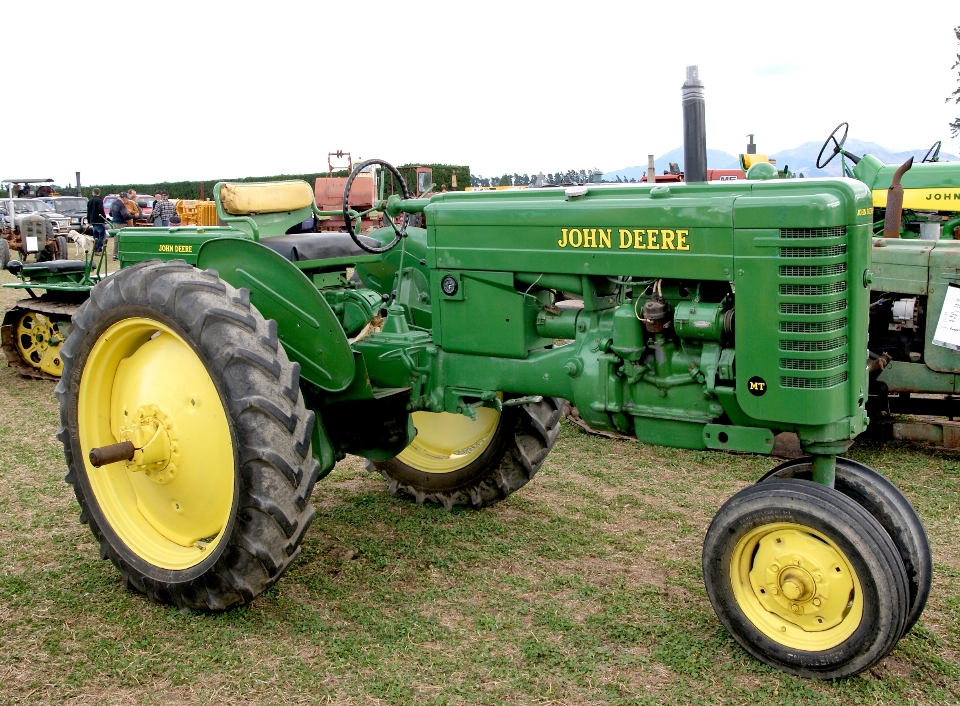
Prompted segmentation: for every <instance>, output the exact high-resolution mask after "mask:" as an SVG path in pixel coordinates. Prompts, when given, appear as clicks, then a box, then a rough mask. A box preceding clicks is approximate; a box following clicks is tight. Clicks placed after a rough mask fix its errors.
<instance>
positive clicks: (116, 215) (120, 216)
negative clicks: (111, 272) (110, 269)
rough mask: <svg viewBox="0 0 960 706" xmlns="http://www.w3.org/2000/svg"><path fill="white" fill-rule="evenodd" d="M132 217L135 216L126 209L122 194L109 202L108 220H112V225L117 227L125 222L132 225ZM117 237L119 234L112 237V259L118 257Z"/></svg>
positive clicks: (120, 226)
mask: <svg viewBox="0 0 960 706" xmlns="http://www.w3.org/2000/svg"><path fill="white" fill-rule="evenodd" d="M134 218H135V216H133V215H131V213H130V212H129V211H128V210H127V205H126V203H125V202H124V200H123V196H122V195H121V196H120V197H119V198H117V199H116V200H115V201H114V202H113V203H112V204H110V220H111V221H113V224H114V226H116V227H117V228H123V227H124V226H125V225H127V223H130V225H133V219H134ZM119 238H120V236H119V235H116V236H114V238H113V259H114V260H116V259H118V250H119V245H118V244H117V240H119Z"/></svg>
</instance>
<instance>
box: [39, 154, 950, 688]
mask: <svg viewBox="0 0 960 706" xmlns="http://www.w3.org/2000/svg"><path fill="white" fill-rule="evenodd" d="M375 163H378V164H380V165H381V166H382V167H383V168H385V169H387V170H388V171H389V172H390V173H391V174H393V175H394V177H395V178H396V179H397V180H398V183H400V184H401V187H402V188H401V191H402V195H393V196H391V197H389V198H388V199H385V200H381V201H378V202H377V203H376V204H374V206H373V208H372V209H367V210H368V211H372V210H377V211H380V212H383V213H385V214H386V215H387V216H388V217H389V219H388V220H387V226H386V227H385V228H381V229H378V230H376V231H373V232H371V233H368V234H366V235H359V234H357V233H356V232H355V228H354V223H355V222H359V221H360V219H361V218H362V217H363V216H364V215H366V213H365V212H364V211H359V210H358V209H353V208H351V206H350V187H351V184H352V182H353V179H354V178H355V177H356V175H357V174H358V173H359V170H362V169H363V168H365V167H368V166H370V165H372V164H375ZM214 195H215V199H216V202H217V209H218V212H219V213H220V216H221V218H222V219H223V220H224V221H225V222H226V223H227V226H225V227H210V228H202V227H194V228H152V229H142V228H141V229H125V230H122V231H120V233H119V245H120V258H121V264H122V269H121V270H120V272H118V273H116V274H113V275H110V276H108V277H106V278H103V279H102V280H101V281H99V282H98V283H97V284H96V286H95V287H94V288H93V289H92V291H91V292H90V297H89V299H88V300H87V301H86V302H85V303H84V304H83V305H82V306H80V308H79V309H78V310H77V311H76V313H75V314H74V316H73V332H72V333H71V335H70V336H69V338H68V339H67V341H66V343H65V344H64V345H63V348H62V350H61V354H62V359H63V364H64V365H63V377H62V378H61V380H60V382H59V384H58V385H57V388H56V395H57V397H58V398H59V400H60V413H61V425H60V428H59V431H58V438H59V439H60V440H61V441H62V442H63V445H64V453H65V456H66V462H67V466H68V473H67V476H66V480H67V481H68V482H69V483H70V484H71V485H72V486H73V488H74V491H75V493H76V497H77V500H78V502H79V504H80V507H81V520H82V521H83V522H85V523H87V524H88V525H89V527H90V529H91V531H92V533H93V534H94V536H95V537H96V539H97V540H98V542H99V544H100V550H101V556H102V557H104V558H108V559H110V560H111V561H112V562H113V563H114V564H115V565H116V566H117V568H118V569H119V570H120V573H121V575H122V577H123V581H124V584H125V585H127V586H129V587H131V588H133V589H135V590H138V591H140V592H143V593H144V594H146V595H147V596H148V597H149V598H150V599H151V600H154V601H157V602H161V603H170V604H173V605H176V606H179V607H181V608H190V609H198V610H204V611H220V610H225V609H228V608H230V607H232V606H237V605H241V604H244V603H248V602H250V601H252V600H254V599H255V598H256V597H257V596H258V595H259V594H260V593H262V592H263V591H264V590H266V589H267V588H268V587H269V586H271V585H272V584H273V583H274V582H276V581H277V580H278V579H279V578H280V577H281V575H282V574H283V572H284V571H285V570H286V569H287V568H288V567H289V566H290V564H291V563H292V562H293V561H294V560H295V559H296V557H297V555H298V553H299V551H300V544H301V542H302V541H303V538H304V535H305V533H306V532H307V529H308V527H309V525H310V522H311V520H312V518H313V516H314V510H313V508H312V507H311V505H310V495H311V492H312V489H313V486H314V484H315V483H316V482H317V481H318V480H320V479H321V478H323V477H324V476H325V475H326V474H327V473H329V472H330V470H331V469H332V468H333V467H334V465H335V464H336V463H337V461H338V460H340V459H342V458H343V457H344V456H345V455H346V454H355V455H358V456H362V457H364V458H366V459H368V460H369V461H370V462H371V464H372V465H373V467H374V468H376V469H377V470H379V471H380V472H381V473H383V475H384V476H385V477H386V478H387V480H388V482H389V488H390V490H391V491H393V492H399V493H403V494H406V495H409V496H411V497H413V498H415V499H416V500H417V501H418V502H425V501H431V502H437V503H441V504H443V505H444V506H446V507H453V506H457V505H462V506H468V507H474V508H480V507H484V506H486V505H490V504H492V503H495V502H497V501H499V500H501V499H503V498H505V497H507V496H509V495H510V494H511V493H513V492H515V491H516V490H518V489H519V488H520V487H522V486H523V485H525V484H526V483H527V482H529V481H530V480H531V479H532V478H533V476H534V475H535V474H536V473H537V471H538V470H539V469H540V467H541V466H542V464H543V463H544V460H545V458H546V456H547V455H548V454H549V452H550V450H551V448H552V446H553V444H554V442H555V440H556V438H557V435H558V432H559V426H558V425H559V420H560V416H561V407H562V404H563V400H569V401H570V402H571V403H573V404H576V405H577V407H578V408H579V410H580V413H581V415H582V416H583V417H584V419H585V420H586V421H587V422H588V423H589V424H590V425H591V426H593V427H594V428H597V429H605V430H611V431H617V432H619V433H624V434H631V435H635V436H637V437H638V438H640V439H642V440H644V441H648V442H650V443H657V444H662V445H667V446H673V447H678V448H686V449H717V450H733V451H748V452H756V453H769V452H770V450H771V449H772V447H773V437H774V433H775V432H776V431H779V430H790V431H794V432H796V433H797V435H798V437H799V439H800V442H801V444H802V446H803V449H804V451H805V452H806V453H807V454H808V456H806V457H804V458H801V459H797V460H795V461H791V462H788V463H785V464H781V465H779V466H777V467H775V468H773V469H772V470H771V471H770V472H769V473H768V474H767V475H766V476H764V477H763V478H762V479H760V482H758V483H757V484H755V485H753V486H750V487H748V488H746V489H744V490H743V491H741V492H739V493H737V494H736V495H735V496H734V497H733V498H731V499H730V500H729V501H727V502H726V503H725V504H724V505H723V506H722V507H721V508H720V510H719V511H718V513H717V515H716V516H715V518H714V519H713V522H712V523H711V526H710V529H709V530H708V532H707V536H706V539H705V541H704V547H703V573H704V581H705V584H706V589H707V595H708V596H709V599H710V601H711V603H712V605H713V607H714V609H715V611H716V613H717V616H718V617H719V619H720V620H721V622H722V623H723V624H724V626H725V627H726V628H727V629H728V630H729V631H730V633H731V634H732V635H733V636H734V638H735V639H736V640H737V641H738V642H739V643H740V644H741V645H742V646H743V647H744V649H746V650H747V651H748V652H749V653H750V654H752V655H754V656H755V657H756V658H757V659H759V660H761V661H763V662H765V663H767V664H770V665H773V666H775V667H777V668H779V669H782V670H784V671H787V672H789V673H792V674H798V675H801V676H805V677H816V678H824V679H827V678H837V677H843V676H849V675H851V674H856V673H858V672H860V671H862V670H864V669H868V668H870V667H871V666H872V665H875V664H876V663H877V662H878V661H880V660H881V659H882V658H883V657H884V656H885V655H886V654H888V653H889V652H890V650H892V649H893V647H894V646H895V645H896V643H897V641H898V640H899V639H900V637H901V636H903V635H904V634H905V633H906V632H907V631H908V630H910V628H911V627H912V626H913V625H914V624H915V622H916V621H917V619H918V618H919V616H920V614H921V613H922V611H923V608H924V605H925V603H926V600H927V596H928V594H929V591H930V580H931V558H930V548H929V544H928V541H927V538H926V534H925V532H924V529H923V526H922V524H921V522H920V520H919V518H918V517H917V514H916V512H915V511H914V510H913V508H912V507H911V506H910V504H909V502H908V501H907V500H906V499H905V498H904V496H903V495H902V494H901V493H900V492H899V491H898V490H897V489H896V488H895V487H894V486H893V485H891V484H890V483H889V481H887V480H886V479H884V478H883V477H882V476H880V475H879V474H878V473H876V472H875V471H873V470H872V469H870V468H868V467H866V466H863V465H861V464H859V463H856V462H854V461H851V460H849V459H845V458H843V456H842V454H843V453H844V452H845V451H846V450H847V449H848V448H849V447H850V445H851V443H852V441H853V439H854V438H855V437H856V436H857V435H858V434H859V433H861V432H862V431H863V430H864V429H865V428H866V425H867V421H868V419H867V413H866V410H865V404H866V401H867V391H868V390H867V387H868V375H867V363H868V354H867V336H868V327H869V321H868V310H869V306H870V301H869V300H870V290H869V282H870V278H871V273H872V270H871V267H872V266H871V246H870V245H871V236H872V228H873V221H872V215H871V213H870V210H871V208H872V203H871V194H870V191H869V190H868V189H867V188H866V187H865V186H863V185H862V184H860V183H858V182H856V181H851V180H848V179H824V180H817V179H804V180H785V181H780V180H775V181H738V182H726V183H720V184H707V183H702V184H701V183H688V184H672V185H630V186H599V185H587V186H575V187H571V188H568V189H560V188H556V189H536V190H522V191H503V192H481V193H461V192H450V193H441V194H434V195H433V196H431V197H430V198H420V199H416V198H409V194H408V192H407V188H406V185H405V184H404V182H403V179H402V177H401V176H400V174H399V173H398V172H397V170H396V169H395V168H393V167H392V166H391V165H389V164H387V163H385V162H378V161H377V160H369V161H367V162H365V163H363V164H360V165H357V167H356V168H355V170H354V172H353V173H352V174H351V176H350V178H348V180H347V184H346V188H345V193H344V198H343V215H344V217H345V221H346V223H347V224H348V229H349V232H348V233H306V234H298V235H286V234H285V233H286V230H287V228H289V226H290V225H293V224H295V223H299V222H302V221H303V220H305V219H306V218H307V217H308V216H309V214H310V213H311V212H316V210H317V207H316V204H315V203H314V200H313V193H312V191H311V189H310V187H309V185H307V184H304V183H302V182H288V183H279V184H277V183H274V184H228V183H221V184H218V185H217V186H216V187H215V191H214ZM414 215H423V216H425V221H426V223H427V224H428V227H427V228H415V227H413V226H411V225H410V224H409V218H410V217H411V216H414ZM350 268H357V271H358V272H359V273H360V274H361V277H362V278H363V279H364V282H366V283H367V284H368V285H370V286H371V287H375V288H360V287H358V286H357V285H356V284H355V283H354V282H351V281H350V279H349V278H348V273H349V271H350ZM557 291H561V292H570V293H573V294H575V295H577V296H578V297H579V298H581V299H582V307H578V308H560V307H558V306H556V294H555V293H556V292H557ZM737 312H739V313H737Z"/></svg>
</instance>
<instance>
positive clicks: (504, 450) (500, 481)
mask: <svg viewBox="0 0 960 706" xmlns="http://www.w3.org/2000/svg"><path fill="white" fill-rule="evenodd" d="M565 404H566V403H565V402H564V400H562V399H560V398H558V397H544V398H543V399H542V400H541V401H540V402H537V403H534V404H528V405H522V406H517V407H504V408H503V413H502V414H501V415H500V423H499V425H498V426H497V429H496V431H495V432H494V436H493V439H492V440H491V442H490V445H489V446H487V449H486V450H485V451H484V452H483V453H482V454H481V455H480V457H479V458H477V459H476V460H475V461H473V462H472V463H470V464H469V465H468V466H465V467H464V468H461V469H458V470H456V471H451V472H450V473H426V472H424V471H420V470H418V469H416V468H414V467H412V466H409V465H407V464H406V463H404V462H403V461H400V460H399V459H397V458H392V459H390V460H389V461H383V462H375V461H368V462H367V470H369V471H378V472H379V473H380V474H381V475H383V477H384V478H386V479H387V481H388V483H389V486H388V491H389V492H390V493H391V494H393V495H405V496H408V497H411V498H413V499H414V500H416V502H417V504H418V505H422V504H423V503H425V502H431V503H437V504H438V505H443V506H444V507H445V508H446V509H448V510H450V509H452V508H454V507H456V506H468V507H473V508H477V509H479V508H481V507H486V506H488V505H493V504H494V503H497V502H500V501H501V500H503V499H504V498H506V497H507V496H508V495H510V494H511V493H513V492H514V491H516V490H518V489H519V488H522V487H523V486H524V485H526V484H527V483H528V482H529V481H530V480H531V479H532V478H533V476H534V475H536V473H537V471H539V470H540V466H542V465H543V461H544V459H545V458H546V457H547V454H548V453H550V450H551V449H553V445H554V444H555V443H556V441H557V437H558V436H559V435H560V418H561V417H562V416H563V406H564V405H565Z"/></svg>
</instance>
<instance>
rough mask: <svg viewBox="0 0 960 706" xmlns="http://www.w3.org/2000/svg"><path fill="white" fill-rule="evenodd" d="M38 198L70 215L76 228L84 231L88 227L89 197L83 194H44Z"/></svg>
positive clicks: (71, 221)
mask: <svg viewBox="0 0 960 706" xmlns="http://www.w3.org/2000/svg"><path fill="white" fill-rule="evenodd" d="M38 200H39V201H42V202H43V203H45V204H47V205H48V206H50V207H51V208H53V210H54V211H56V212H57V213H62V214H63V215H65V216H67V217H69V218H70V227H71V228H73V229H74V230H79V231H81V232H82V231H83V229H84V228H86V227H87V199H85V198H84V197H83V196H44V197H41V198H40V199H38Z"/></svg>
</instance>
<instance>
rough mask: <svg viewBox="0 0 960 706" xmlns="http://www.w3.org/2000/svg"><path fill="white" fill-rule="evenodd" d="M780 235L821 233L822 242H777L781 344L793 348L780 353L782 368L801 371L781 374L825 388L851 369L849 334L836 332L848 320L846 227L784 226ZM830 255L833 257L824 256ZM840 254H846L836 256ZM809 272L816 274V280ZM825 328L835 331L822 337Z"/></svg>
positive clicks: (805, 386)
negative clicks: (804, 244) (811, 244)
mask: <svg viewBox="0 0 960 706" xmlns="http://www.w3.org/2000/svg"><path fill="white" fill-rule="evenodd" d="M780 237H781V238H817V239H818V242H817V246H818V247H780V248H778V254H779V257H780V258H781V263H782V264H780V265H779V273H780V278H781V282H780V283H779V286H778V289H779V293H780V296H779V298H778V299H779V301H778V304H777V312H778V314H779V317H778V318H779V322H778V328H779V331H780V333H781V336H782V338H781V340H780V346H779V347H780V350H781V351H785V352H787V351H789V352H790V353H793V354H794V355H793V356H791V357H789V358H780V368H781V370H793V371H797V374H795V375H784V376H781V377H780V386H781V387H782V388H790V389H796V390H822V389H825V388H830V387H835V386H837V385H842V384H843V383H844V382H846V381H847V375H848V372H847V370H846V367H847V365H848V351H847V350H846V349H847V344H848V339H847V336H845V335H844V336H837V335H836V334H837V332H841V331H844V330H845V329H846V328H847V325H848V320H847V316H846V315H845V313H846V310H847V301H848V300H847V295H846V291H847V280H846V278H847V263H846V255H847V243H846V228H810V229H805V228H785V229H782V230H781V231H780ZM826 258H831V259H832V260H833V261H832V262H831V261H830V260H827V262H824V259H826ZM837 258H844V260H843V261H841V262H837V261H836V259H837ZM783 260H786V262H783ZM797 260H803V262H797ZM788 263H789V264H788ZM809 278H816V279H814V280H813V281H812V282H811V281H810V279H809ZM804 280H806V281H804ZM824 280H827V281H824ZM784 334H786V335H784ZM822 334H832V335H831V337H830V338H823V336H822ZM825 354H828V355H825ZM824 373H827V374H826V375H825V374H824Z"/></svg>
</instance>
